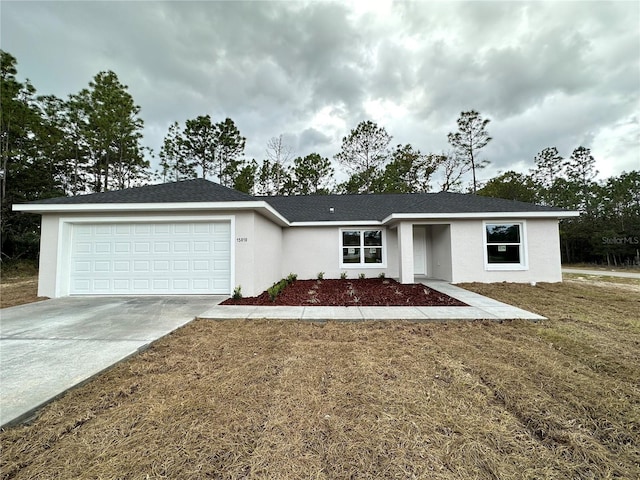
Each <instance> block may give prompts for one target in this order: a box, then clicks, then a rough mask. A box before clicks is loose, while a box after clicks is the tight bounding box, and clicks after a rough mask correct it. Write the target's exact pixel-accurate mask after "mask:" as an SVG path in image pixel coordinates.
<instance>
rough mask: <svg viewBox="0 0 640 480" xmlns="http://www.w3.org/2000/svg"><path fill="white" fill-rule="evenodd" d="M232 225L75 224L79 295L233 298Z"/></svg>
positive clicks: (74, 280)
mask: <svg viewBox="0 0 640 480" xmlns="http://www.w3.org/2000/svg"><path fill="white" fill-rule="evenodd" d="M230 240H231V227H230V223H229V222H214V223H113V224H104V223H100V224H75V225H73V231H72V244H71V258H70V261H71V264H70V269H69V270H70V285H69V291H70V293H71V294H72V295H73V294H76V295H77V294H91V295H95V294H105V295H114V294H116V295H117V294H139V295H145V294H146V295H160V294H229V293H230V291H231V284H230V282H231V243H230Z"/></svg>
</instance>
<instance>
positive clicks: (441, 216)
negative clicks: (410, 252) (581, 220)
mask: <svg viewBox="0 0 640 480" xmlns="http://www.w3.org/2000/svg"><path fill="white" fill-rule="evenodd" d="M579 215H580V212H576V211H569V210H561V211H538V212H533V211H529V212H458V213H392V214H391V215H389V216H387V217H386V218H384V219H383V220H382V222H380V223H382V224H383V225H387V224H389V223H394V222H397V221H401V220H450V219H457V220H464V219H470V220H473V219H481V218H496V219H500V218H558V219H560V218H569V217H577V216H579Z"/></svg>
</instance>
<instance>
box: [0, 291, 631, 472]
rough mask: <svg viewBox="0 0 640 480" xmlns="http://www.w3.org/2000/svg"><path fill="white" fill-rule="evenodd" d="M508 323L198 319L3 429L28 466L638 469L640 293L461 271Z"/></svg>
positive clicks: (7, 452) (9, 457)
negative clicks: (519, 314)
mask: <svg viewBox="0 0 640 480" xmlns="http://www.w3.org/2000/svg"><path fill="white" fill-rule="evenodd" d="M466 287H467V288H469V289H472V290H474V291H477V292H478V293H482V294H485V295H488V296H491V297H494V298H496V299H498V300H501V301H504V302H507V303H512V304H514V305H517V306H518V307H521V308H524V309H527V310H532V311H535V312H537V313H540V314H542V315H544V316H546V317H549V318H550V320H548V321H543V322H536V323H534V322H527V321H512V322H504V323H502V324H500V323H496V322H464V323H463V322H455V323H449V324H447V323H444V324H443V323H411V322H398V321H394V322H363V323H337V322H328V323H326V324H314V323H310V322H299V321H265V320H259V321H222V322H213V321H204V320H203V321H196V322H193V323H191V324H189V325H187V326H186V327H185V328H183V329H181V330H179V331H177V332H175V333H174V334H173V335H170V336H169V337H167V338H165V339H162V340H160V341H159V342H157V343H155V344H154V345H153V346H152V347H151V348H150V349H148V350H146V351H145V352H143V353H142V354H140V355H138V356H136V357H135V358H132V359H130V360H129V361H127V362H124V363H121V364H119V365H117V366H116V367H114V368H113V369H112V370H110V371H109V372H106V373H105V374H103V375H101V376H100V377H98V378H96V379H95V380H94V381H92V382H90V383H88V384H87V385H85V386H83V387H81V388H78V389H75V390H73V391H71V392H69V393H68V394H67V395H65V396H64V397H63V398H61V399H59V400H58V401H56V402H54V403H52V404H50V405H49V406H47V407H46V408H44V409H43V410H42V411H41V413H40V415H39V417H38V418H37V419H36V420H35V421H34V422H33V424H31V425H28V426H22V427H16V428H10V429H8V430H6V431H3V432H1V433H0V444H1V447H2V457H1V460H0V462H1V463H0V472H2V473H1V475H2V478H6V479H9V478H11V479H27V478H28V479H33V478H181V479H201V478H225V479H247V478H260V479H261V478H275V479H288V478H319V479H333V478H429V479H460V478H477V479H485V478H486V479H489V478H491V479H495V478H518V479H527V478H531V479H534V478H581V479H589V478H593V479H596V478H640V409H639V408H638V398H640V357H639V356H638V351H639V349H640V320H639V319H638V315H637V312H638V311H639V310H640V295H638V294H634V293H633V292H627V291H621V290H619V289H617V288H616V287H615V286H602V287H600V286H598V287H594V286H592V285H582V284H577V283H573V282H572V283H565V284H538V285H537V286H536V287H531V286H529V285H513V284H498V285H484V284H472V285H467V286H466Z"/></svg>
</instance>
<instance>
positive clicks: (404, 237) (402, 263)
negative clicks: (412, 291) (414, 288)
mask: <svg viewBox="0 0 640 480" xmlns="http://www.w3.org/2000/svg"><path fill="white" fill-rule="evenodd" d="M398 255H399V256H400V257H399V258H398V266H399V270H400V283H413V282H414V281H415V280H414V278H413V277H414V275H413V224H412V223H411V222H400V223H399V224H398Z"/></svg>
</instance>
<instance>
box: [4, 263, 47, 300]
mask: <svg viewBox="0 0 640 480" xmlns="http://www.w3.org/2000/svg"><path fill="white" fill-rule="evenodd" d="M46 298H47V297H38V270H37V268H36V267H35V265H31V264H29V263H20V264H17V265H12V266H10V267H3V268H2V277H1V281H0V308H6V307H14V306H16V305H22V304H25V303H32V302H37V301H40V300H46Z"/></svg>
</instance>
